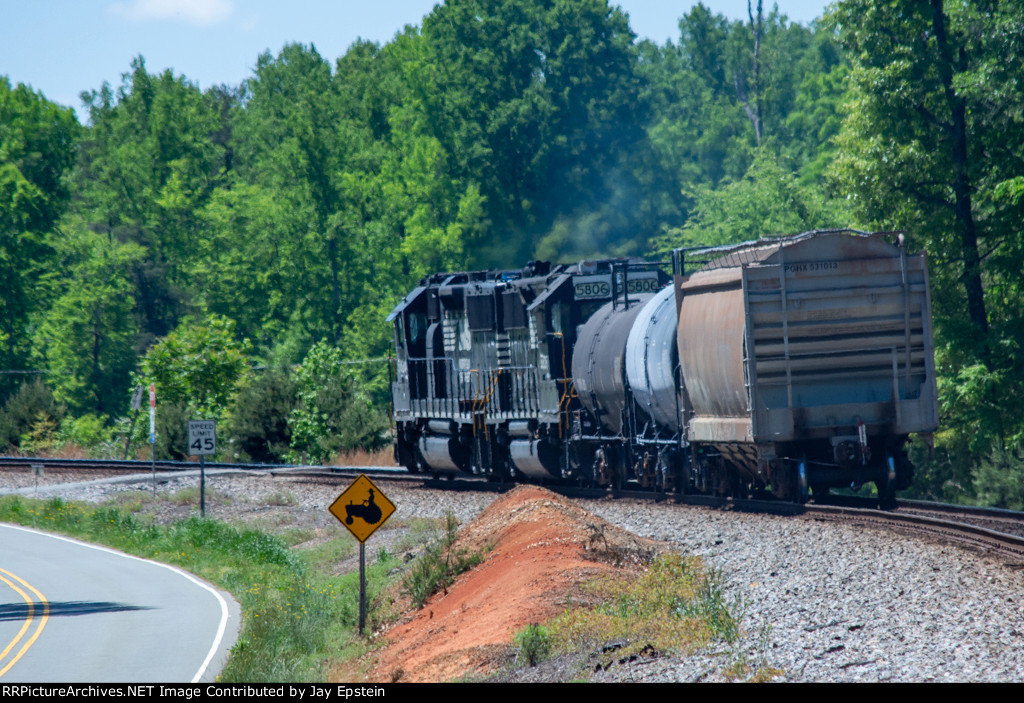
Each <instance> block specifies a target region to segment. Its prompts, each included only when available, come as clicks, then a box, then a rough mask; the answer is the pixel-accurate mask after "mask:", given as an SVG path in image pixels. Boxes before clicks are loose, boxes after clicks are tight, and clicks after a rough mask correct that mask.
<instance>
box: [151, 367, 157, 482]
mask: <svg viewBox="0 0 1024 703" xmlns="http://www.w3.org/2000/svg"><path fill="white" fill-rule="evenodd" d="M149 456H150V459H152V461H153V464H152V468H153V493H156V385H155V384H153V383H150V384H149Z"/></svg>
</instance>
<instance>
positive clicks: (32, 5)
mask: <svg viewBox="0 0 1024 703" xmlns="http://www.w3.org/2000/svg"><path fill="white" fill-rule="evenodd" d="M612 3H613V4H618V5H619V6H621V7H622V9H623V10H625V11H626V12H627V13H628V14H629V17H630V26H631V27H632V28H633V31H634V32H636V33H637V35H639V36H640V37H647V38H650V39H654V40H655V41H657V42H658V43H663V42H664V41H665V40H666V39H668V38H673V39H674V38H676V36H677V21H678V18H679V17H680V16H681V15H682V14H685V13H686V12H687V11H688V10H689V8H690V7H691V6H692V5H694V4H695V2H693V1H692V0H612ZM435 4H436V0H291V2H283V1H282V0H0V7H2V13H0V17H2V20H0V75H6V76H7V77H8V78H9V79H10V81H11V83H12V84H16V83H26V84H28V85H30V86H31V87H32V88H33V89H34V90H36V91H40V92H42V93H43V94H44V95H45V96H46V97H47V98H48V99H50V100H53V101H54V102H58V103H61V104H63V105H68V106H71V107H74V108H76V109H77V110H79V117H80V118H81V117H82V115H81V103H80V101H79V99H78V95H79V93H80V92H82V91H84V90H95V89H99V88H100V86H101V85H102V84H103V82H104V81H107V82H109V83H110V84H111V85H112V86H114V87H116V86H118V85H120V82H121V74H122V73H125V72H127V71H128V70H129V67H130V66H129V65H130V63H131V60H132V58H134V57H135V56H138V55H140V54H141V55H142V56H143V57H145V59H146V67H147V69H148V70H149V71H150V72H151V73H158V72H162V71H163V70H164V69H167V68H171V69H173V70H174V72H175V73H176V74H184V75H185V76H186V77H187V78H189V79H190V80H192V81H193V82H195V83H198V85H199V87H200V88H202V89H204V90H205V89H206V88H208V87H210V86H212V85H217V84H220V83H226V84H228V85H238V84H239V83H241V82H242V81H243V80H245V79H246V78H248V77H249V76H250V75H251V73H252V69H253V67H254V66H255V64H256V58H257V57H258V56H259V55H260V54H261V53H262V52H264V51H267V50H270V51H271V52H272V53H277V51H278V50H279V49H280V48H281V47H282V46H283V45H284V44H286V43H289V42H301V43H303V44H310V43H312V44H314V45H315V46H316V48H317V50H318V51H319V52H320V54H321V55H322V56H324V57H325V58H327V59H328V60H330V61H331V62H332V63H333V61H334V59H336V58H337V57H339V56H341V55H342V54H344V53H345V50H346V49H347V48H348V47H349V46H350V45H351V44H352V42H354V41H355V40H356V39H358V38H363V39H368V40H371V41H376V42H379V43H385V42H387V41H388V40H390V39H391V38H392V37H394V35H395V33H396V32H399V31H401V29H402V28H403V27H404V26H405V25H407V24H412V25H419V24H420V23H421V20H422V18H423V16H424V15H426V14H428V13H429V12H430V11H431V10H432V9H433V7H434V5H435ZM704 4H705V5H707V6H709V7H710V8H711V9H712V11H714V12H717V13H721V14H724V15H726V16H727V17H731V18H736V19H741V18H745V17H746V15H747V2H746V0H705V2H704ZM826 4H827V2H826V0H778V7H779V11H780V12H782V13H783V14H785V15H786V16H787V17H789V18H790V19H791V20H793V21H796V22H802V23H804V24H807V23H809V22H811V21H813V20H814V19H816V18H818V17H820V15H821V14H822V12H823V9H824V7H825V5H826ZM765 6H766V11H767V8H768V7H770V6H771V2H768V1H766V2H765Z"/></svg>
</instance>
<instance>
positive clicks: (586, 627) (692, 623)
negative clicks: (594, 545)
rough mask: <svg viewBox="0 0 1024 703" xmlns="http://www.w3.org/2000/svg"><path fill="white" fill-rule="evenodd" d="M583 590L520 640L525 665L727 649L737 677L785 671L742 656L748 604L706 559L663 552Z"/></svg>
mask: <svg viewBox="0 0 1024 703" xmlns="http://www.w3.org/2000/svg"><path fill="white" fill-rule="evenodd" d="M583 591H584V597H583V598H582V602H581V603H580V604H577V605H574V606H572V607H570V608H568V609H567V610H566V611H565V612H563V613H562V614H561V615H559V616H557V617H555V618H554V619H552V620H550V621H548V622H546V623H543V624H541V623H534V624H531V625H529V626H528V627H526V628H524V629H523V630H521V631H520V632H518V633H517V634H516V635H515V638H514V640H513V644H514V646H515V649H516V652H517V657H518V663H519V664H520V665H522V664H528V665H530V666H536V665H537V664H539V663H540V662H542V661H544V660H545V659H548V658H551V657H556V656H561V655H577V656H585V657H587V658H588V662H589V663H590V665H591V666H593V664H594V662H593V657H595V656H596V657H597V659H598V662H597V665H598V666H601V665H606V664H608V663H610V662H611V661H612V660H615V659H621V658H624V657H632V656H636V655H643V654H655V655H656V654H672V655H686V654H691V653H693V652H696V651H698V650H705V649H708V648H719V649H720V650H721V652H722V654H723V662H726V664H724V665H723V670H724V671H725V673H726V675H727V676H728V677H730V678H733V679H741V680H752V681H764V680H771V678H773V677H774V676H777V675H779V674H780V673H781V672H780V671H779V670H777V669H773V668H771V667H770V666H768V664H767V661H766V659H762V660H761V661H758V662H754V663H751V662H749V661H748V660H747V658H746V657H745V656H743V655H740V654H736V653H735V651H734V650H735V648H736V647H737V645H738V643H739V641H740V637H741V634H742V633H741V630H740V621H741V620H742V617H743V603H742V602H741V601H740V600H739V599H738V598H731V599H730V598H729V597H728V596H727V595H726V589H725V582H724V580H723V578H722V575H721V574H720V573H719V572H718V571H716V570H714V569H712V568H710V567H709V566H708V565H707V564H706V563H705V562H704V560H703V559H702V558H701V557H697V556H682V555H679V554H666V555H662V556H659V557H657V558H655V559H654V560H653V561H652V562H651V563H650V564H648V565H647V567H646V568H645V570H644V572H643V573H642V574H641V575H640V576H639V577H636V578H623V577H621V576H611V577H607V576H606V577H601V578H599V579H596V580H594V581H591V582H589V583H587V584H586V585H585V586H584V589H583ZM601 652H604V654H600V653H601ZM602 657H604V658H605V659H607V661H603V660H602Z"/></svg>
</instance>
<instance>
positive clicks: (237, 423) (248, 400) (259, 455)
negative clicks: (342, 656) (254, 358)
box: [225, 367, 296, 464]
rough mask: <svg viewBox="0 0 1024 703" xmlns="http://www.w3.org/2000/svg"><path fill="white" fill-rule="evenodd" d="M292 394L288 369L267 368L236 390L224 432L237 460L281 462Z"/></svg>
mask: <svg viewBox="0 0 1024 703" xmlns="http://www.w3.org/2000/svg"><path fill="white" fill-rule="evenodd" d="M295 392H296V387H295V381H294V380H292V377H291V373H290V371H289V369H288V368H287V367H275V368H268V369H266V370H265V371H263V372H262V373H258V374H256V375H255V377H253V378H252V379H251V380H250V382H249V383H247V384H245V385H244V386H243V387H242V388H241V389H240V390H239V391H238V394H237V395H236V396H235V402H234V405H233V407H232V409H231V413H230V417H229V419H228V423H227V427H226V432H225V435H226V437H227V438H228V442H229V443H230V445H231V453H232V455H233V457H234V458H235V459H236V460H238V461H255V462H261V463H267V464H275V463H280V462H282V461H283V460H284V458H285V456H286V454H287V452H288V447H289V446H290V444H291V428H290V427H289V425H288V420H289V418H290V417H291V413H292V410H294V409H295V402H296V398H295Z"/></svg>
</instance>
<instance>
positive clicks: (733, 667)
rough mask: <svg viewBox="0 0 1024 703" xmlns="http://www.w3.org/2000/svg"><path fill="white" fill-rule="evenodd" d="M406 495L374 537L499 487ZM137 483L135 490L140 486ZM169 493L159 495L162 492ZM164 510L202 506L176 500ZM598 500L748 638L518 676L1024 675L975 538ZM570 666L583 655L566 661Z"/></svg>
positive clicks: (272, 499) (225, 486) (263, 487)
mask: <svg viewBox="0 0 1024 703" xmlns="http://www.w3.org/2000/svg"><path fill="white" fill-rule="evenodd" d="M196 485H197V479H196V478H195V477H180V476H179V477H171V476H166V475H165V476H160V478H159V482H158V483H157V486H156V491H157V492H159V493H166V492H174V491H180V490H181V489H183V488H187V487H195V486H196ZM381 485H382V487H383V488H382V490H384V491H385V492H386V494H387V495H388V497H389V498H390V499H391V500H392V501H393V502H394V503H395V504H396V505H397V506H398V511H397V512H396V513H395V516H394V517H393V518H392V521H393V523H394V526H393V527H389V526H387V525H386V526H385V529H381V530H380V531H379V532H378V534H376V535H374V536H373V537H372V538H371V540H370V542H369V543H368V544H369V547H370V549H371V550H378V549H380V548H382V547H383V548H392V545H394V544H396V542H397V540H399V539H400V537H401V535H402V533H403V532H404V531H406V530H408V529H409V527H410V525H411V524H412V522H414V521H413V518H416V517H421V518H428V517H442V516H443V515H444V514H445V513H446V512H448V511H451V512H452V513H453V514H454V515H455V516H456V517H457V518H459V520H460V521H462V522H466V521H468V520H471V519H472V518H473V517H474V516H475V515H476V514H477V513H478V512H479V511H480V510H482V509H483V508H484V507H486V505H487V504H489V503H490V501H491V500H493V498H494V494H485V493H471V492H448V491H433V490H424V489H418V488H417V489H412V488H408V487H406V486H404V485H402V484H399V483H391V484H383V483H382V484H381ZM207 488H208V490H210V491H211V496H213V498H212V499H210V498H208V502H207V510H208V514H210V515H213V516H215V517H219V518H223V519H229V520H246V521H253V522H256V523H259V524H261V525H264V526H278V527H280V528H281V529H295V528H302V529H310V530H314V531H315V530H332V529H341V528H339V523H338V522H337V521H336V520H335V518H334V517H333V516H331V515H330V514H329V513H328V512H327V507H328V506H329V505H330V504H331V503H332V502H333V501H334V499H335V497H337V495H338V493H339V492H340V490H341V487H339V486H337V485H333V486H332V485H323V484H317V483H308V482H303V481H300V480H293V479H288V478H273V477H270V476H269V475H261V476H237V475H230V474H228V475H209V476H208V477H207ZM125 491H130V492H136V495H142V494H144V493H145V492H147V491H150V492H152V491H153V484H152V482H151V480H149V479H148V478H147V479H146V480H142V481H138V480H136V481H133V482H123V481H119V482H112V483H93V482H90V483H88V484H75V485H74V486H73V487H63V488H62V487H59V486H55V485H49V486H44V485H40V486H39V488H38V490H37V489H35V486H34V482H33V478H32V477H30V476H29V475H27V474H13V473H9V472H0V493H5V492H20V493H23V494H28V495H33V494H35V495H38V496H39V497H54V496H59V497H62V498H65V499H75V500H86V501H101V500H106V499H108V498H110V497H111V496H112V494H114V493H122V492H125ZM129 495H130V494H129ZM155 505H157V504H155ZM158 505H160V506H161V507H159V508H155V510H156V512H155V513H154V517H155V518H156V519H157V520H161V521H162V520H167V519H174V518H177V517H184V516H187V515H189V514H195V511H196V507H195V506H194V505H188V504H175V503H169V502H167V501H163V502H161V503H159V504H158ZM581 505H582V506H583V507H585V508H586V509H587V510H590V511H591V512H593V513H595V514H596V515H598V516H600V517H602V518H604V519H606V520H608V521H609V522H612V523H614V524H616V525H619V526H620V527H623V528H625V529H627V530H629V531H631V532H633V533H635V534H638V535H641V536H644V537H650V538H653V539H657V540H661V541H664V542H666V543H667V544H669V545H671V547H672V548H673V549H678V550H679V551H682V552H685V553H688V554H697V555H700V556H702V557H704V559H705V560H706V561H707V562H708V564H710V565H711V566H712V567H713V568H715V569H718V570H719V571H720V572H721V575H722V576H723V578H724V582H725V584H726V590H727V592H726V594H725V597H726V599H727V600H729V601H731V602H735V603H736V604H737V607H738V608H739V610H740V612H741V613H742V635H741V637H740V640H739V641H738V642H736V643H734V644H732V645H719V646H717V647H714V648H712V649H710V650H708V651H703V652H698V653H696V654H694V655H691V656H688V657H684V658H678V657H673V656H657V655H653V656H640V657H638V658H635V659H633V660H632V661H627V660H621V661H620V660H619V659H616V656H615V654H614V652H612V653H608V654H604V655H599V656H596V657H595V658H593V659H592V660H591V661H589V662H583V663H582V666H585V667H587V668H586V669H584V671H583V672H581V671H580V669H579V668H578V667H579V666H580V665H581V663H580V662H574V663H572V665H571V667H570V668H559V666H558V665H556V664H551V665H548V666H547V667H545V666H543V665H542V666H541V667H539V668H538V670H536V671H535V672H532V673H527V672H523V674H524V675H522V676H513V677H511V679H509V680H532V681H538V680H539V681H543V680H558V679H561V678H581V677H585V678H588V679H589V680H590V681H594V682H603V681H637V682H675V681H723V680H729V678H728V674H729V673H730V672H733V673H735V672H737V671H738V670H739V669H744V667H745V669H744V671H745V676H746V677H749V676H751V675H752V674H753V673H754V672H756V671H757V670H758V669H761V670H762V671H766V672H767V671H769V670H775V671H774V672H773V673H774V677H773V680H775V681H794V682H868V681H892V682H925V681H936V682H945V681H950V682H954V681H955V682H965V681H970V682H974V681H978V682H1017V681H1022V680H1024V571H1022V570H1020V568H1019V565H1017V566H1016V568H1015V566H1014V565H1007V564H1003V563H1002V562H1001V561H999V560H997V559H994V558H989V557H986V556H983V555H979V554H976V553H973V552H970V551H965V550H963V549H960V548H956V547H952V546H947V545H942V544H937V543H931V542H926V541H920V540H918V539H915V538H910V537H907V536H904V535H899V534H887V533H885V532H883V531H879V530H875V529H864V528H853V527H847V526H842V525H835V524H831V523H820V522H815V521H812V520H806V519H802V518H794V517H779V516H769V515H752V514H745V513H737V512H727V511H720V510H711V509H706V508H696V507H684V506H675V505H662V504H655V503H653V502H652V503H643V502H638V501H632V500H630V501H613V500H599V501H581ZM565 666H566V667H569V665H568V664H566V665H565Z"/></svg>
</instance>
